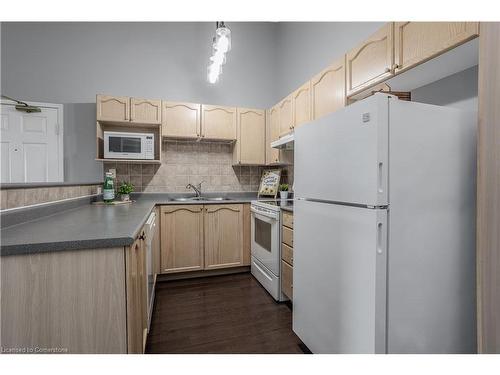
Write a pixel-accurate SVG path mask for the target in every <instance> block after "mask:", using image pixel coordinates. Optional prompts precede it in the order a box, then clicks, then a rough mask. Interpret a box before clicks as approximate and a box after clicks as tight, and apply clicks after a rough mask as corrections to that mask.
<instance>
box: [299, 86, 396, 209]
mask: <svg viewBox="0 0 500 375" xmlns="http://www.w3.org/2000/svg"><path fill="white" fill-rule="evenodd" d="M389 100H396V99H389V98H388V96H387V95H382V94H376V95H374V96H372V97H370V98H367V99H365V100H363V101H360V102H358V103H354V104H352V105H350V106H348V107H346V108H344V109H341V110H339V111H337V112H334V113H332V114H329V115H326V116H324V117H321V118H320V119H318V120H315V121H314V122H313V123H311V124H310V126H302V127H300V128H297V129H296V130H295V146H294V150H295V151H294V152H295V154H294V156H295V157H294V159H295V187H294V190H295V196H296V197H298V198H310V199H319V200H326V201H333V202H345V203H354V204H360V205H372V206H380V205H386V204H387V202H388V200H387V199H388V198H387V167H388V165H387V164H388V147H389V146H388V136H389V130H388V128H389V126H388V112H389Z"/></svg>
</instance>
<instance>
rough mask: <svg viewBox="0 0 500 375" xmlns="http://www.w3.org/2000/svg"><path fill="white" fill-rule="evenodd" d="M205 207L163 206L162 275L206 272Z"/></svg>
mask: <svg viewBox="0 0 500 375" xmlns="http://www.w3.org/2000/svg"><path fill="white" fill-rule="evenodd" d="M202 211H203V206H201V205H179V206H174V205H172V206H162V207H161V220H160V221H161V223H160V225H161V260H160V261H161V269H162V273H173V272H184V271H197V270H202V269H203V212H202Z"/></svg>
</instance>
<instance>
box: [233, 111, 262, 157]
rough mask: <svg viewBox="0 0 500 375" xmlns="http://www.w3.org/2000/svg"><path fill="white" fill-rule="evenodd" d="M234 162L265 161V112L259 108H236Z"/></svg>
mask: <svg viewBox="0 0 500 375" xmlns="http://www.w3.org/2000/svg"><path fill="white" fill-rule="evenodd" d="M237 119H238V120H237V140H236V145H235V147H234V162H235V164H246V165H263V164H265V163H266V147H265V146H266V113H265V112H264V111H263V110H260V109H249V108H238V110H237Z"/></svg>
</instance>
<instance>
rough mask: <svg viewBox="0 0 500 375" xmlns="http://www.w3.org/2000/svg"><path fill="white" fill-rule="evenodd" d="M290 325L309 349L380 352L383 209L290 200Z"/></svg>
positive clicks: (384, 237)
mask: <svg viewBox="0 0 500 375" xmlns="http://www.w3.org/2000/svg"><path fill="white" fill-rule="evenodd" d="M293 225H294V229H293V235H294V248H293V330H294V331H295V333H296V334H297V335H298V336H299V337H300V339H301V340H302V341H303V342H304V344H306V345H307V347H308V348H309V349H310V350H311V351H312V352H313V353H330V354H337V353H346V354H347V353H384V352H385V350H386V349H385V345H386V343H385V341H386V336H385V328H386V326H385V319H386V315H385V309H386V262H387V211H386V210H379V209H369V208H360V207H353V206H345V205H337V204H328V203H319V202H311V201H305V200H298V201H296V202H295V205H294V224H293Z"/></svg>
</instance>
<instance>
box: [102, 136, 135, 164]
mask: <svg viewBox="0 0 500 375" xmlns="http://www.w3.org/2000/svg"><path fill="white" fill-rule="evenodd" d="M144 155H145V153H144V140H143V136H142V135H134V134H112V133H108V134H106V133H105V134H104V158H111V159H113V158H114V159H144Z"/></svg>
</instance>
